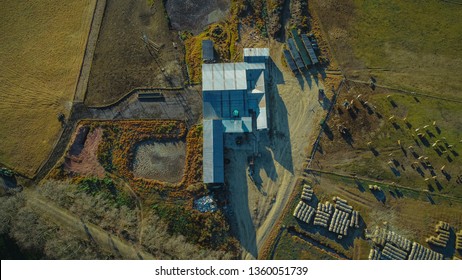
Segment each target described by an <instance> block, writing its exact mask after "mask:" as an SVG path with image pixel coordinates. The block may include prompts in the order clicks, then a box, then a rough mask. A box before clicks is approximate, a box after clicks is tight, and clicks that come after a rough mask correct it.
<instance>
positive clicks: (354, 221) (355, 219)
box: [350, 210, 359, 228]
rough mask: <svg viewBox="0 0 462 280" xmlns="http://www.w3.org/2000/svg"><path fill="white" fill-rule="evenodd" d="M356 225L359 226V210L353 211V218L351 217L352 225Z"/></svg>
mask: <svg viewBox="0 0 462 280" xmlns="http://www.w3.org/2000/svg"><path fill="white" fill-rule="evenodd" d="M353 226H354V227H355V228H359V212H358V211H356V210H354V211H353V212H351V218H350V227H353Z"/></svg>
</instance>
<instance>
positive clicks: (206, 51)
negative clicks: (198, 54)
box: [202, 40, 215, 62]
mask: <svg viewBox="0 0 462 280" xmlns="http://www.w3.org/2000/svg"><path fill="white" fill-rule="evenodd" d="M202 61H203V62H214V61H215V56H214V52H213V42H212V40H202Z"/></svg>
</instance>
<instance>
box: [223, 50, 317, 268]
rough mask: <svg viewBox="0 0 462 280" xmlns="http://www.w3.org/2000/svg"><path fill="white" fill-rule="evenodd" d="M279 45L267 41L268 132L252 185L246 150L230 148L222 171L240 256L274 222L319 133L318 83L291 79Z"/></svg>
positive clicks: (253, 252) (251, 252) (250, 254)
mask: <svg viewBox="0 0 462 280" xmlns="http://www.w3.org/2000/svg"><path fill="white" fill-rule="evenodd" d="M282 47H283V46H282V45H281V44H279V43H271V46H270V49H271V56H272V58H273V59H274V64H273V66H272V67H271V69H270V73H271V76H272V79H273V81H272V86H271V92H270V93H269V96H270V98H269V99H270V100H269V106H270V110H269V111H270V124H271V132H270V135H269V134H268V133H260V135H259V138H260V141H259V145H258V151H259V153H261V157H260V158H257V160H256V162H255V173H256V174H255V176H254V182H253V181H252V180H250V178H249V177H248V176H247V175H246V174H247V171H246V164H247V156H248V155H250V154H251V151H248V150H247V151H246V150H233V151H229V152H228V153H227V154H226V155H225V156H226V157H227V158H229V159H230V161H231V162H230V164H229V165H227V169H226V171H225V174H226V180H227V183H228V185H229V188H230V194H231V198H230V200H231V205H232V209H233V211H234V214H233V217H234V219H233V220H234V221H233V222H234V223H233V224H234V225H235V228H236V229H237V231H238V235H239V239H240V242H241V245H242V247H243V249H244V252H243V256H242V257H243V258H245V259H252V258H257V256H258V249H259V248H260V247H261V246H262V245H263V243H264V241H265V239H266V237H267V236H268V234H269V233H270V231H271V229H272V227H273V225H274V223H275V222H276V220H277V218H278V217H279V215H280V213H281V212H282V209H283V207H284V205H285V204H286V203H287V200H288V198H289V195H290V193H291V192H292V190H293V188H294V185H295V181H296V178H297V177H298V176H300V175H301V174H302V172H303V170H302V165H303V162H304V161H305V160H306V158H307V152H306V151H307V148H308V146H309V145H310V143H311V142H312V141H314V139H315V138H316V136H317V134H318V133H319V121H320V119H321V116H322V115H323V112H324V111H323V109H322V106H321V105H320V103H318V99H317V98H318V89H319V88H323V85H322V83H321V81H320V80H318V79H317V78H316V79H315V78H314V77H313V76H312V75H309V74H307V75H303V76H299V77H295V76H294V75H293V74H292V73H290V72H288V71H287V70H286V69H285V68H284V67H283V66H282V65H281V61H280V57H281V55H280V54H281V51H282Z"/></svg>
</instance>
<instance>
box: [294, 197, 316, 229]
mask: <svg viewBox="0 0 462 280" xmlns="http://www.w3.org/2000/svg"><path fill="white" fill-rule="evenodd" d="M315 213H316V210H315V209H314V208H313V207H311V206H309V205H308V204H306V203H305V202H303V201H300V202H299V203H298V204H297V207H295V210H294V214H293V215H294V217H295V218H297V219H299V220H301V221H302V222H305V223H307V224H308V223H309V222H310V221H311V218H313V216H314V214H315Z"/></svg>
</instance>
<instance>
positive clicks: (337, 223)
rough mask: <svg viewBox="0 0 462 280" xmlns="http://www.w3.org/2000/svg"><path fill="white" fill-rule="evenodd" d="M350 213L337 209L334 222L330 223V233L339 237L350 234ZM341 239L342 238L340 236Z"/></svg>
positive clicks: (333, 218)
mask: <svg viewBox="0 0 462 280" xmlns="http://www.w3.org/2000/svg"><path fill="white" fill-rule="evenodd" d="M349 215H350V214H349V213H347V212H343V211H341V210H339V209H335V211H334V215H333V216H332V220H331V221H330V225H329V231H332V232H335V233H337V234H339V235H347V234H348V226H349V225H350V219H349ZM339 237H340V238H341V236H339Z"/></svg>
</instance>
